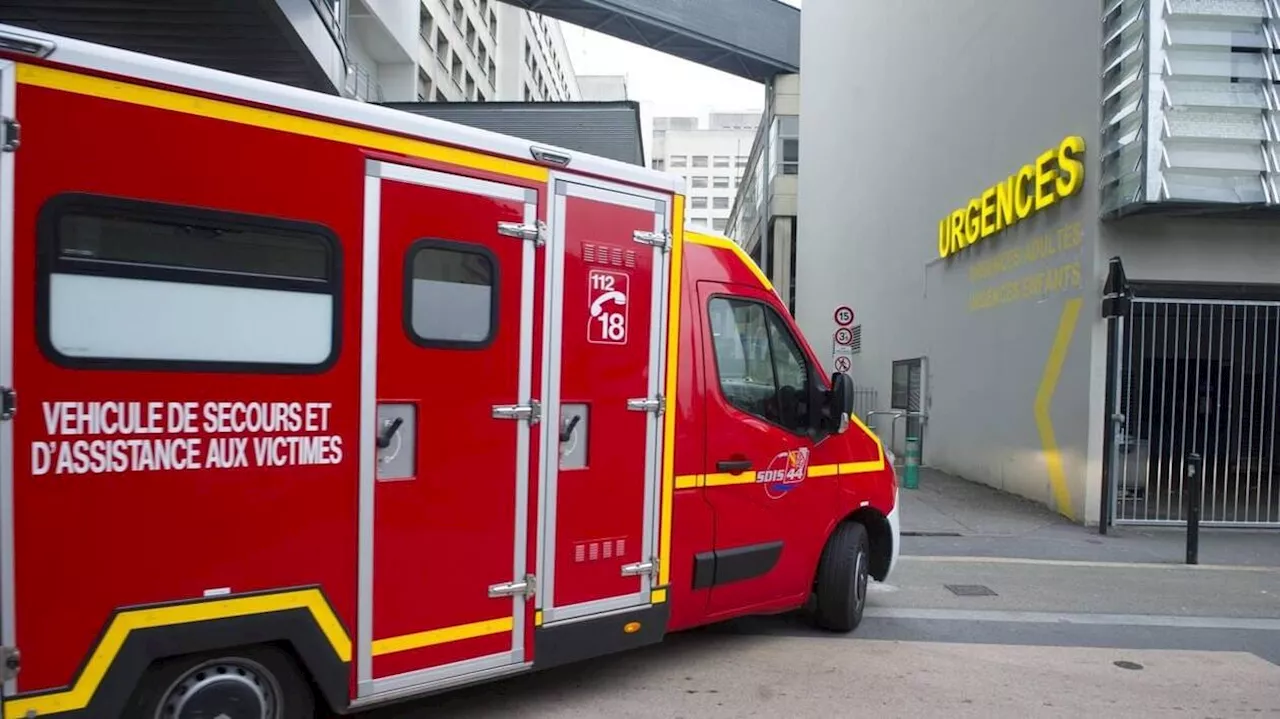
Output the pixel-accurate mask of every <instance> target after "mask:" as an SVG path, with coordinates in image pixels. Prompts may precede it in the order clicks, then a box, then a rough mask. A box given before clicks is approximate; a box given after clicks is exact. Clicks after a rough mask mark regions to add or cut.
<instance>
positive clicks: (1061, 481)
mask: <svg viewBox="0 0 1280 719" xmlns="http://www.w3.org/2000/svg"><path fill="white" fill-rule="evenodd" d="M1083 303H1084V300H1083V299H1081V298H1079V297H1076V298H1073V299H1070V300H1067V302H1066V304H1065V305H1064V306H1063V307H1062V316H1061V317H1060V318H1059V319H1058V333H1057V335H1055V336H1054V338H1053V347H1052V348H1051V349H1050V350H1049V358H1048V359H1047V360H1046V361H1045V363H1044V374H1043V375H1042V376H1041V378H1040V388H1039V389H1038V390H1036V402H1035V417H1036V429H1037V430H1039V431H1040V446H1041V447H1042V448H1043V449H1044V461H1045V464H1046V465H1047V467H1048V470H1049V485H1050V488H1051V489H1052V491H1053V500H1054V502H1055V503H1056V504H1057V508H1058V512H1060V513H1061V514H1063V515H1064V516H1066V517H1067V518H1068V519H1071V520H1073V521H1074V520H1075V518H1076V517H1075V510H1074V509H1073V508H1072V506H1071V489H1070V488H1069V487H1068V486H1067V474H1066V470H1064V469H1063V467H1062V453H1061V452H1060V451H1058V440H1057V438H1056V437H1055V436H1054V431H1053V418H1052V417H1051V416H1050V412H1049V410H1050V406H1051V405H1052V404H1053V393H1054V390H1056V389H1057V387H1058V379H1059V377H1061V375H1062V365H1063V363H1064V362H1065V361H1066V359H1067V350H1069V349H1070V348H1071V337H1072V336H1073V335H1074V334H1075V330H1076V321H1077V320H1078V319H1079V318H1080V306H1081V305H1082V304H1083Z"/></svg>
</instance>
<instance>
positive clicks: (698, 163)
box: [693, 155, 707, 167]
mask: <svg viewBox="0 0 1280 719" xmlns="http://www.w3.org/2000/svg"><path fill="white" fill-rule="evenodd" d="M693 166H694V167H706V166H707V156H706V155H694V156H693Z"/></svg>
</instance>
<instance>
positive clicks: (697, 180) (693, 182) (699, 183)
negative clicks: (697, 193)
mask: <svg viewBox="0 0 1280 719" xmlns="http://www.w3.org/2000/svg"><path fill="white" fill-rule="evenodd" d="M689 186H690V187H695V188H704V187H706V186H707V178H706V177H705V176H700V175H694V176H693V177H690V178H689Z"/></svg>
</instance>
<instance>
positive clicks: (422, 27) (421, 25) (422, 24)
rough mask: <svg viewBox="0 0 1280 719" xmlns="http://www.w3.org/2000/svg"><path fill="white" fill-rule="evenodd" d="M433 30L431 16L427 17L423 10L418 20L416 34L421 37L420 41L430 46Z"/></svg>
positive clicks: (433, 22)
mask: <svg viewBox="0 0 1280 719" xmlns="http://www.w3.org/2000/svg"><path fill="white" fill-rule="evenodd" d="M434 29H435V21H434V20H432V18H431V15H429V14H428V13H427V12H426V10H425V9H424V10H423V12H422V17H421V18H420V19H419V20H418V34H419V35H421V36H422V39H423V40H424V41H426V43H427V44H428V45H430V44H431V37H432V35H433V34H434V32H433V31H434Z"/></svg>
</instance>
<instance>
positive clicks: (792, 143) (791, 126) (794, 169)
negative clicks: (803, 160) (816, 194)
mask: <svg viewBox="0 0 1280 719" xmlns="http://www.w3.org/2000/svg"><path fill="white" fill-rule="evenodd" d="M773 123H774V124H773V137H774V140H773V145H774V147H772V148H771V151H770V164H771V165H773V166H772V167H770V175H771V176H772V175H775V174H778V173H782V174H784V175H795V174H798V173H799V172H800V118H799V117H797V116H796V115H779V116H778V117H776V118H774V121H773Z"/></svg>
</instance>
